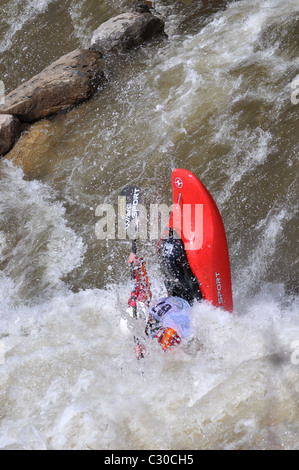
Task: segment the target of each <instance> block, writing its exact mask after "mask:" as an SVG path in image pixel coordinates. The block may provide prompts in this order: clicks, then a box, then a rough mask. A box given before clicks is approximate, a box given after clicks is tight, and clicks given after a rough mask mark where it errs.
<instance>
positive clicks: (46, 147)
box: [5, 119, 53, 177]
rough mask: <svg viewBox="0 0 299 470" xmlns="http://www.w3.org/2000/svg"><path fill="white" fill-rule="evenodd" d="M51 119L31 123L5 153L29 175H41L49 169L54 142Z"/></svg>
mask: <svg viewBox="0 0 299 470" xmlns="http://www.w3.org/2000/svg"><path fill="white" fill-rule="evenodd" d="M51 135H52V124H51V121H49V120H47V119H43V120H42V121H39V122H35V123H34V124H32V125H29V126H28V128H27V129H26V131H24V132H23V133H22V135H21V137H20V139H19V140H18V142H17V143H16V145H15V146H14V147H13V149H11V151H10V152H8V153H7V154H6V155H5V158H6V159H7V160H11V161H12V162H13V164H14V165H16V166H19V167H21V168H22V170H23V171H24V173H25V174H26V175H27V176H33V177H40V176H42V175H43V174H44V173H46V172H47V171H48V167H49V165H50V166H51V162H49V158H48V155H49V151H50V149H51V145H52V144H53V142H52V139H51Z"/></svg>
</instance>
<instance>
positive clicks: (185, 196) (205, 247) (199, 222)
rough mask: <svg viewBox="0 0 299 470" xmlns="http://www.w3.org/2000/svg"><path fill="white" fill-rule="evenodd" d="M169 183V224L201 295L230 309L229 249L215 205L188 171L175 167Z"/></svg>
mask: <svg viewBox="0 0 299 470" xmlns="http://www.w3.org/2000/svg"><path fill="white" fill-rule="evenodd" d="M171 184H172V193H173V204H174V205H173V211H172V213H171V216H170V219H169V228H170V229H173V230H174V231H175V232H176V233H177V234H178V236H179V237H180V238H181V239H182V241H183V243H184V247H185V250H186V254H187V258H188V261H189V264H190V268H191V270H192V272H193V274H194V275H195V276H196V277H197V280H198V282H199V286H200V290H201V293H202V296H203V298H204V299H205V300H207V301H209V302H211V303H212V304H213V305H215V306H216V307H222V308H223V309H225V310H227V311H229V312H232V311H233V298H232V286H231V273H230V263H229V253H228V246H227V240H226V234H225V229H224V225H223V221H222V217H221V215H220V212H219V210H218V207H217V205H216V203H215V201H214V199H213V198H212V196H211V194H210V193H209V191H208V190H207V188H206V187H205V186H204V185H203V183H202V182H201V181H200V180H199V179H198V178H197V177H196V176H195V175H194V174H193V173H191V172H190V171H187V170H184V169H175V170H174V171H173V173H172V178H171Z"/></svg>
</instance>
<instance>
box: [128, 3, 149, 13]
mask: <svg viewBox="0 0 299 470" xmlns="http://www.w3.org/2000/svg"><path fill="white" fill-rule="evenodd" d="M133 8H134V10H135V11H138V12H139V13H150V12H151V11H150V8H153V4H152V2H147V1H142V0H136V1H135V2H133Z"/></svg>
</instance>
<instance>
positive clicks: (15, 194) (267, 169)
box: [0, 0, 299, 450]
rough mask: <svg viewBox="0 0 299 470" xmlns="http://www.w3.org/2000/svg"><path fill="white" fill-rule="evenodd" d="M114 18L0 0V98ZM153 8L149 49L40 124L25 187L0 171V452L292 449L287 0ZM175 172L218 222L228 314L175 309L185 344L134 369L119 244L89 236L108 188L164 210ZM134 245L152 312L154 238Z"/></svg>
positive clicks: (158, 285)
mask: <svg viewBox="0 0 299 470" xmlns="http://www.w3.org/2000/svg"><path fill="white" fill-rule="evenodd" d="M129 3H130V2H128V1H121V0H113V1H109V2H108V1H102V2H100V3H99V2H96V1H94V0H67V1H64V2H61V1H55V0H36V1H34V2H33V1H31V0H23V1H22V2H20V1H18V0H0V6H1V24H0V49H1V57H0V75H1V79H2V80H3V82H4V85H5V87H6V90H7V91H10V90H12V89H13V88H14V87H16V86H17V85H19V84H20V83H21V82H22V81H24V80H26V79H29V78H30V77H31V76H33V75H34V74H35V73H37V72H39V71H40V70H41V69H42V68H44V67H45V66H47V65H49V64H50V63H51V62H53V61H54V60H56V59H57V58H58V57H60V56H61V55H63V54H65V53H67V52H70V51H71V50H73V49H75V48H77V47H88V46H89V41H90V38H91V35H92V32H93V30H94V29H96V28H97V26H98V25H99V24H100V23H102V22H103V21H104V20H107V19H108V18H110V17H112V16H114V15H117V14H119V13H122V12H124V11H126V9H127V8H128V6H129ZM155 4H156V10H157V12H158V14H160V15H161V16H162V17H163V18H164V20H165V22H166V32H167V34H168V39H167V40H157V41H153V42H151V43H150V44H148V45H146V46H145V47H141V48H139V49H138V50H135V51H132V52H131V53H129V54H128V55H125V56H121V57H120V58H119V60H118V61H116V62H115V63H113V64H112V65H110V81H109V83H108V84H107V86H105V88H104V89H102V90H100V91H99V92H98V93H97V95H96V96H95V97H94V98H93V99H92V100H90V101H89V102H87V103H84V104H83V105H81V106H79V107H77V108H75V109H72V110H71V111H70V112H68V113H64V114H61V115H58V116H56V117H54V118H53V119H51V120H50V122H49V123H48V124H47V134H48V140H47V143H46V144H45V145H44V147H39V149H38V152H39V155H38V157H39V158H38V159H37V161H38V162H39V163H37V164H36V167H35V168H34V170H32V171H31V172H30V173H29V174H24V173H23V171H22V169H21V168H17V167H15V166H13V165H12V164H11V162H8V161H7V160H5V159H2V160H1V162H0V220H1V226H0V242H1V245H0V269H1V271H0V280H1V282H0V325H1V328H0V371H1V375H0V418H1V423H0V449H36V450H37V449H131V450H132V449H191V450H195V449H212V448H213V449H298V448H299V444H298V432H299V424H298V423H299V401H298V392H299V379H298V374H299V327H298V313H299V311H298V310H299V309H298V245H297V244H296V241H297V233H298V158H297V153H298V132H299V126H298V111H299V104H298V95H297V94H296V86H297V89H298V88H299V85H298V80H299V75H298V66H299V59H298V52H299V48H298V36H299V2H298V0H288V1H286V0H265V1H260V0H258V1H257V0H256V1H255V0H250V1H245V0H244V1H243V0H240V1H235V2H225V1H214V2H209V1H207V2H205V4H203V3H201V2H200V1H198V2H197V1H193V2H192V1H183V0H182V1H179V0H176V1H174V0H159V1H156V2H155ZM296 83H297V85H296ZM292 86H293V88H292ZM32 152H33V154H34V152H36V150H35V149H32ZM35 157H36V155H35ZM176 167H183V168H187V169H189V170H191V171H192V172H193V173H195V174H196V175H197V176H198V177H200V178H201V180H202V181H203V182H204V184H205V185H206V186H207V188H208V189H209V190H210V192H211V193H212V195H213V196H214V198H215V200H216V202H217V204H218V206H219V209H220V211H221V214H222V216H223V221H224V224H225V227H226V231H227V238H228V244H229V251H230V259H231V271H232V283H233V296H234V306H235V308H234V313H233V314H229V313H226V312H223V311H221V310H217V309H215V308H213V307H212V306H210V305H207V304H205V303H201V304H198V305H195V306H194V307H193V311H192V327H193V336H194V340H193V341H192V342H191V343H189V344H186V345H185V347H183V348H181V349H178V350H177V352H176V353H175V354H163V353H162V352H161V350H160V349H159V347H157V345H156V344H153V342H152V343H149V344H147V350H148V353H149V354H148V356H147V357H146V358H145V359H144V360H143V361H136V359H135V355H134V351H133V340H132V338H131V337H127V336H124V335H123V334H122V332H121V330H120V328H119V320H120V317H121V316H122V315H123V314H124V311H125V308H126V302H127V299H128V297H129V294H130V282H129V276H130V273H129V270H128V268H127V267H126V257H127V256H128V253H129V251H130V243H129V242H126V241H122V240H119V239H117V238H116V239H115V240H98V239H97V237H96V235H95V226H96V223H97V221H98V217H97V216H96V208H97V206H98V205H99V204H102V203H109V204H113V205H116V204H117V196H118V194H119V193H120V191H121V189H122V187H123V186H124V185H126V184H128V183H129V184H132V183H134V184H138V185H140V186H141V187H142V188H143V190H144V195H145V202H146V204H150V203H163V202H164V203H167V204H170V203H171V187H170V177H171V172H172V169H174V168H176ZM116 207H117V206H116ZM138 249H139V251H140V252H141V253H142V254H143V255H144V257H145V258H146V259H147V261H148V270H149V275H150V278H151V282H152V288H153V296H154V298H156V299H157V298H159V296H161V295H164V290H163V285H162V281H161V277H160V273H159V270H158V265H157V259H156V241H155V240H150V239H146V240H142V241H140V243H139V248H138ZM135 323H136V324H135ZM135 323H134V324H133V325H131V328H132V329H133V330H134V332H136V331H138V330H139V328H142V322H138V321H137V322H135ZM135 330H136V331H135Z"/></svg>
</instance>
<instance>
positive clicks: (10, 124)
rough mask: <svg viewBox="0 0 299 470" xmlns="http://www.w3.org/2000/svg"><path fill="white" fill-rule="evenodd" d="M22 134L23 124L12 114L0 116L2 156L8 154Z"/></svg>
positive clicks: (0, 150)
mask: <svg viewBox="0 0 299 470" xmlns="http://www.w3.org/2000/svg"><path fill="white" fill-rule="evenodd" d="M20 134H21V123H20V121H19V119H18V118H16V117H14V116H12V115H10V114H2V115H0V155H4V154H5V153H7V152H8V151H9V150H10V149H11V148H12V146H13V145H14V143H15V142H16V140H17V139H18V138H19V137H20Z"/></svg>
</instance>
